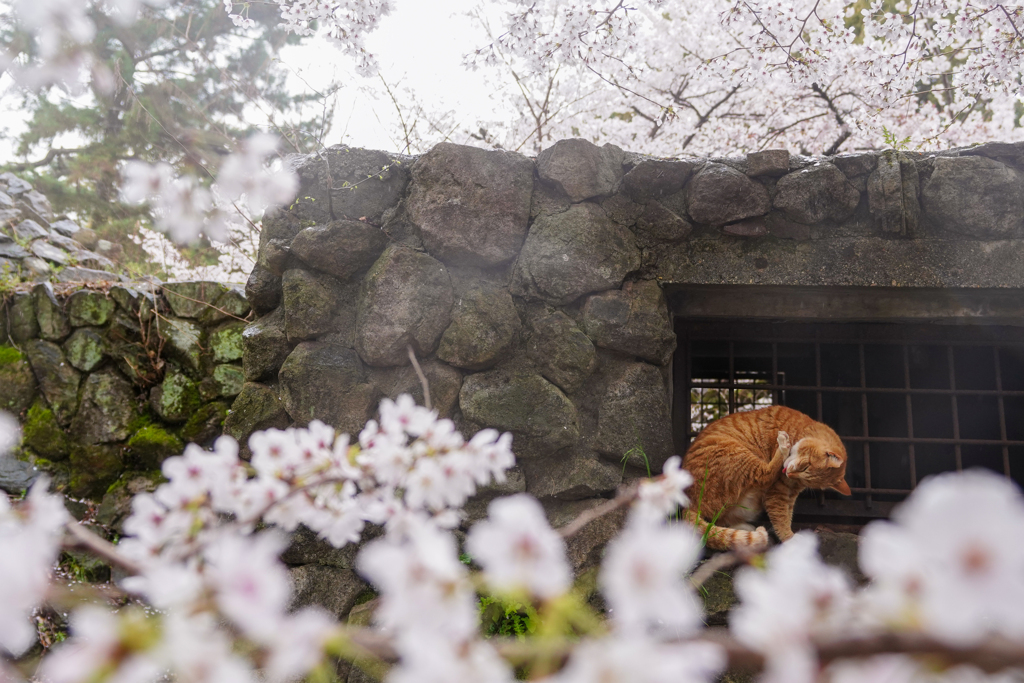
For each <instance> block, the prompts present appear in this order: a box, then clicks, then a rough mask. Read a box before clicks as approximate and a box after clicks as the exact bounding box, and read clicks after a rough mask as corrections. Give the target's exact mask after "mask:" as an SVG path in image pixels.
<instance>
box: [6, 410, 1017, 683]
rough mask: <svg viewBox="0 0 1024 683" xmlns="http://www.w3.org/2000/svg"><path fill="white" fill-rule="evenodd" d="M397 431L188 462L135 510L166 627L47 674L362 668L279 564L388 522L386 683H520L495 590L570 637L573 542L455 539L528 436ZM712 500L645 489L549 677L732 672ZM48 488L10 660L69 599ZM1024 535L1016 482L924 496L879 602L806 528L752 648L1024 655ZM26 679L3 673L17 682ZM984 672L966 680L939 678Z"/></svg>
mask: <svg viewBox="0 0 1024 683" xmlns="http://www.w3.org/2000/svg"><path fill="white" fill-rule="evenodd" d="M379 415H380V419H379V421H370V422H369V423H368V424H367V425H366V428H365V429H364V430H363V431H362V432H361V433H360V434H359V436H358V438H357V439H356V440H351V439H350V438H349V437H348V436H347V435H337V434H335V432H334V430H333V429H331V428H330V427H328V426H326V425H323V424H321V423H318V422H314V423H312V424H310V426H309V427H308V428H305V429H294V428H293V429H288V430H283V431H281V430H269V431H267V432H261V433H257V434H254V435H253V437H252V438H251V440H250V448H251V451H252V458H251V462H250V463H248V464H246V463H244V462H242V461H240V460H239V459H238V449H237V445H236V444H235V443H234V442H233V441H232V440H231V439H229V438H221V439H220V440H219V441H218V442H217V443H216V445H215V448H214V450H213V451H212V452H205V451H203V450H201V449H199V448H198V447H195V446H189V447H188V449H186V452H185V453H184V454H183V455H182V456H180V457H174V458H170V459H168V460H166V461H165V463H164V465H163V472H164V475H165V476H166V477H167V479H168V481H167V483H165V484H163V485H161V486H160V487H159V488H157V490H156V491H155V492H154V493H153V494H141V495H139V496H137V497H136V498H135V499H134V501H133V504H132V509H133V514H132V516H131V517H130V518H129V519H128V520H127V521H126V523H125V531H126V533H127V534H128V537H126V538H125V539H123V540H122V541H121V542H120V543H119V544H118V546H117V547H116V552H117V554H118V556H119V557H120V558H121V559H120V560H118V561H119V562H121V563H122V564H123V565H124V566H125V567H126V568H128V569H129V571H130V574H131V575H129V576H128V577H127V578H124V579H122V580H121V582H120V584H121V587H122V588H123V589H124V590H126V591H127V592H129V593H130V594H131V595H133V596H136V597H137V598H140V599H142V600H144V601H145V602H146V603H147V604H148V605H150V606H151V608H153V609H145V610H144V609H140V608H137V607H125V608H121V609H120V610H114V609H112V608H109V607H107V606H104V605H102V604H90V605H86V606H84V607H80V608H78V609H77V610H75V612H74V613H73V614H72V616H71V620H70V624H71V631H72V636H71V638H69V639H68V640H67V641H66V642H64V643H62V644H60V645H58V646H56V647H55V648H54V649H53V651H52V652H50V653H48V654H47V655H46V656H45V657H44V658H43V661H42V664H41V666H40V668H39V670H38V672H37V677H38V678H39V680H42V681H49V682H51V683H80V682H85V681H96V680H112V681H118V682H119V683H136V682H138V683H143V682H148V681H155V680H161V679H163V678H164V677H166V676H168V675H171V676H173V677H174V679H175V680H178V681H185V682H196V683H199V682H207V681H209V682H210V683H213V682H214V681H216V682H218V683H222V682H227V683H234V682H235V681H238V682H239V683H243V682H244V683H248V682H250V681H255V680H265V681H270V682H271V683H275V682H282V683H283V682H284V681H289V680H295V679H297V678H301V677H303V676H306V675H308V674H310V672H311V671H313V670H314V669H315V668H316V667H318V666H321V665H322V662H324V658H325V657H326V656H328V655H331V654H335V655H337V654H342V653H345V652H348V653H352V652H353V649H352V647H346V645H345V643H347V642H349V639H350V638H353V637H354V635H353V633H354V632H353V631H351V630H349V629H346V628H343V627H341V626H340V625H339V624H337V623H336V622H335V621H334V620H333V618H331V617H330V616H328V615H327V614H326V613H324V612H322V611H319V610H318V609H316V608H304V609H301V610H298V611H290V610H289V598H290V587H289V582H288V575H287V570H286V569H285V567H284V566H283V565H282V564H281V562H280V560H279V559H278V555H279V554H280V553H281V551H282V550H283V549H284V548H285V546H286V544H287V537H286V535H285V534H284V533H283V532H282V531H281V530H280V529H278V528H276V527H280V528H283V529H286V530H287V529H294V528H296V527H297V525H299V524H304V525H306V526H308V527H310V528H312V529H314V530H315V531H317V532H318V533H319V534H320V535H321V536H322V537H323V538H325V539H326V540H327V541H328V542H330V543H331V544H332V545H335V546H338V547H340V546H343V545H345V544H347V543H349V542H354V541H357V540H358V539H359V536H360V531H361V530H362V528H363V525H364V524H366V523H374V524H381V525H383V526H384V528H385V533H384V535H383V536H382V537H381V538H379V539H377V540H374V541H371V542H369V543H367V544H366V545H365V547H364V548H363V549H362V550H361V551H360V553H359V554H358V556H357V560H356V566H357V569H358V570H359V572H360V573H361V574H362V575H363V576H364V577H365V578H366V579H367V580H369V581H370V582H371V583H372V584H373V586H374V587H375V588H376V589H377V590H378V591H379V594H380V600H379V604H378V606H377V608H376V610H375V622H376V628H377V629H378V630H377V631H376V634H377V635H378V637H379V636H383V637H385V638H387V639H388V642H389V643H390V647H391V648H392V649H393V651H394V652H396V653H397V655H398V663H397V664H396V665H395V666H393V667H392V668H391V670H390V672H389V674H388V678H387V681H388V682H389V683H412V682H413V681H416V682H418V683H420V682H424V681H425V682H427V683H432V682H434V681H436V682H437V683H512V681H513V680H515V676H514V673H513V669H512V665H511V664H510V663H509V662H508V661H507V660H506V653H505V652H504V651H503V650H502V643H501V641H494V640H488V639H485V638H483V637H482V636H481V632H480V628H479V615H478V608H477V594H478V592H479V591H481V590H485V591H489V592H493V593H495V594H498V595H505V596H510V597H511V598H513V599H515V600H518V601H525V602H528V603H531V604H533V605H534V606H535V607H536V609H537V611H538V614H540V615H541V617H542V618H547V619H548V620H549V621H550V623H556V624H557V623H568V622H572V619H573V618H574V617H572V616H571V615H572V614H573V609H574V608H573V607H572V605H573V604H574V602H573V601H574V600H575V599H578V598H573V597H572V596H573V579H572V570H571V568H570V565H569V562H568V559H567V551H566V543H565V539H564V538H563V536H562V534H560V533H559V532H558V531H556V530H554V529H553V528H552V527H551V526H550V524H549V522H548V520H547V518H546V516H545V513H544V510H543V508H542V507H541V505H540V504H539V503H538V502H537V501H536V500H535V499H533V498H531V497H529V496H527V495H524V494H519V495H515V496H511V497H506V498H498V499H495V500H494V501H492V502H491V503H490V507H489V509H488V513H489V514H488V517H487V518H486V519H485V520H483V521H480V522H478V523H476V524H475V525H473V526H472V527H471V528H470V530H469V533H468V535H467V536H466V540H465V551H466V552H468V553H469V555H470V556H471V557H472V560H473V563H474V564H475V565H477V566H479V567H480V569H481V571H480V573H479V575H478V576H475V575H474V574H473V573H472V572H471V571H470V569H469V567H467V565H466V564H465V563H463V562H462V561H460V556H459V547H458V545H457V543H456V540H455V536H454V535H453V534H452V533H451V532H450V531H449V530H448V527H450V526H451V525H452V524H453V523H454V522H455V521H456V520H457V517H458V509H459V508H460V507H461V506H463V505H464V504H465V503H466V501H467V500H468V498H469V497H470V496H472V495H474V494H475V493H476V491H477V487H478V486H481V485H485V484H487V483H489V482H491V481H494V480H500V479H501V478H502V477H503V476H504V472H505V470H506V469H507V468H508V467H510V466H512V464H513V462H514V458H513V456H512V452H511V442H510V437H509V435H507V434H506V435H498V434H497V432H494V431H493V430H484V431H482V432H480V433H478V434H477V435H476V436H474V437H473V438H472V439H470V440H469V441H466V440H464V439H463V438H462V437H461V436H460V435H459V434H458V432H457V431H456V430H455V429H454V426H453V425H452V424H451V422H450V421H448V420H440V419H438V418H437V415H436V414H435V413H433V412H431V411H429V410H427V409H425V408H422V407H419V406H416V405H415V404H414V402H413V401H412V399H411V398H410V397H408V396H402V397H400V398H399V399H398V400H397V401H390V400H385V401H384V402H383V403H382V404H381V407H380V411H379ZM14 431H15V429H14V425H12V424H11V421H10V419H5V416H3V415H2V414H0V444H4V443H6V444H10V443H13V441H14V438H12V435H13V432H14ZM428 463H429V464H428ZM693 484H694V481H693V478H692V477H691V476H690V475H689V473H688V472H687V471H686V470H684V469H682V468H681V463H680V459H679V458H678V457H673V458H670V459H669V460H668V461H667V462H666V464H665V466H664V469H663V473H662V475H661V476H659V477H656V478H654V479H650V480H643V481H641V482H640V483H639V485H638V487H637V488H636V491H635V494H634V495H635V502H634V505H633V507H632V508H631V510H630V511H629V513H628V515H627V517H626V521H625V523H624V525H623V528H622V530H621V531H620V532H619V534H618V535H617V536H616V537H615V538H613V539H612V540H611V541H610V542H609V543H608V545H607V548H606V550H605V556H604V560H603V562H602V566H601V568H600V570H599V573H598V577H597V579H598V581H597V583H598V587H599V588H600V590H601V592H602V594H603V595H604V598H605V601H606V605H607V620H606V621H605V622H604V623H599V625H598V626H596V627H587V628H583V630H582V631H578V633H579V635H580V636H581V637H578V638H573V639H572V640H565V639H564V637H563V636H564V634H563V632H562V631H560V630H558V627H556V630H555V631H551V632H547V633H545V634H543V636H542V637H546V638H548V639H549V640H548V641H546V644H545V641H543V640H542V641H540V642H538V647H537V649H536V654H535V655H534V659H532V660H531V661H532V662H533V664H534V665H536V666H537V670H536V672H535V674H536V676H538V680H543V681H545V683H593V682H594V681H604V682H607V683H619V682H621V683H627V682H629V683H689V682H691V681H692V682H693V683H710V681H713V680H715V679H716V677H717V676H718V675H719V674H720V673H721V671H722V670H723V668H724V667H725V666H726V651H725V650H724V649H723V647H722V646H721V644H720V642H718V641H715V640H713V639H708V638H706V637H704V634H703V631H702V620H701V612H702V603H701V599H700V597H699V595H698V593H697V591H696V590H695V589H694V585H693V584H692V582H691V580H690V578H689V577H688V574H690V572H692V571H693V570H694V567H695V566H696V565H697V563H698V561H699V560H700V557H701V554H702V550H703V549H702V547H701V542H700V539H699V537H698V536H697V534H696V532H695V530H694V529H693V528H692V527H691V526H690V525H688V524H686V523H683V522H678V521H674V520H673V519H672V518H671V517H670V516H669V515H670V514H671V513H673V512H674V511H676V510H677V506H678V505H686V504H688V502H689V501H688V499H687V497H686V494H685V490H686V489H687V488H689V487H691V486H692V485H693ZM46 486H47V482H45V481H42V482H41V483H40V484H37V485H36V486H35V487H34V488H33V489H32V490H31V491H30V492H29V493H28V495H27V496H26V498H25V499H24V500H23V501H20V502H18V503H15V504H14V505H12V504H10V503H8V501H7V498H6V497H0V543H2V544H3V547H4V548H5V550H7V549H13V551H14V552H4V553H2V554H0V647H2V648H4V649H5V650H7V651H8V652H10V653H12V654H15V655H17V654H19V653H21V652H24V651H25V650H26V649H27V648H28V647H29V646H30V645H31V644H32V642H34V633H33V629H32V628H31V625H30V624H31V622H30V619H29V617H30V614H31V611H32V609H33V608H34V607H35V606H36V605H38V604H40V603H41V602H43V601H44V600H45V599H46V598H47V591H48V581H49V568H50V566H51V565H52V564H53V562H54V560H55V557H56V554H57V552H58V550H59V547H60V531H61V529H62V528H63V527H64V526H65V524H66V523H67V521H68V520H67V514H66V512H65V511H64V508H63V504H62V502H61V500H60V499H59V497H57V496H54V495H51V494H49V493H47V492H46ZM266 524H271V525H274V526H271V527H269V528H268V527H266ZM1021 537H1024V495H1022V493H1021V491H1020V489H1018V488H1017V486H1016V485H1015V484H1013V483H1012V482H1010V481H1008V480H1006V479H1004V478H1002V477H1000V476H998V475H996V474H994V473H991V472H988V471H971V472H966V473H949V474H944V475H939V476H936V477H932V478H930V479H926V480H925V481H923V482H922V483H921V484H920V486H919V487H918V489H917V490H916V491H915V492H914V493H913V494H912V495H911V497H910V498H909V499H908V501H907V502H906V503H905V504H904V505H903V506H902V507H900V508H899V509H898V510H897V512H896V513H895V514H894V515H893V518H892V520H891V521H883V522H875V523H873V524H871V525H869V526H868V527H867V529H866V530H865V532H864V533H863V535H862V537H861V544H860V552H861V565H862V569H863V570H864V572H865V574H866V575H867V576H868V577H869V578H870V579H871V582H870V583H869V584H868V585H867V586H866V587H864V588H862V589H860V590H858V589H856V588H855V587H854V586H853V584H852V583H851V581H850V579H849V577H848V576H847V575H846V574H845V573H844V572H843V571H842V570H840V569H838V568H836V567H832V566H828V565H826V564H824V563H823V561H822V560H821V558H820V557H819V555H818V552H817V539H816V537H815V536H814V535H813V534H810V533H808V532H800V533H798V534H797V535H796V536H794V537H793V538H792V539H791V540H790V541H788V542H786V543H785V544H784V545H781V546H778V547H776V548H774V549H773V550H771V551H769V552H768V553H767V554H766V555H765V556H764V557H763V560H761V561H758V562H754V563H752V564H751V566H749V567H745V568H742V569H740V570H739V572H738V573H737V574H736V578H735V590H736V594H737V596H738V597H739V599H740V604H739V605H738V607H736V608H735V609H734V610H733V613H732V615H731V617H730V629H731V633H732V636H733V637H734V638H735V641H736V643H737V645H736V646H734V647H737V646H738V647H746V648H748V649H749V650H750V651H753V652H756V653H760V654H761V655H762V656H763V657H764V659H765V663H766V664H765V670H764V673H763V674H762V675H761V678H760V679H759V680H761V681H765V682H766V683H775V682H779V683H781V682H783V681H786V682H789V683H811V682H812V681H817V680H822V677H824V679H825V680H834V681H842V682H843V683H852V682H855V681H869V680H880V679H882V678H884V679H885V680H888V681H896V682H899V683H902V682H904V681H906V682H907V683H910V681H917V680H925V679H927V677H928V676H930V675H931V671H932V670H931V669H930V668H929V667H933V666H934V665H935V661H934V660H917V659H915V658H913V657H911V656H907V655H892V654H885V655H880V656H875V657H870V658H867V659H863V660H850V661H846V660H838V661H833V662H832V663H830V664H828V665H827V667H826V668H825V670H824V671H823V670H822V666H821V664H820V663H819V662H818V659H817V648H818V647H819V646H821V645H822V644H827V643H829V642H833V641H842V639H844V638H847V639H848V638H851V637H869V636H872V635H877V634H887V633H894V632H895V633H910V634H920V635H922V636H927V637H931V638H934V639H935V640H936V641H937V642H939V643H946V644H948V645H949V646H950V647H963V646H969V645H978V644H983V643H984V642H985V641H986V640H988V639H990V638H993V637H1000V638H1004V639H1009V640H1010V641H1011V642H1022V641H1024V618H1022V617H1021V615H1020V610H1019V609H1018V608H1019V605H1020V604H1021V599H1022V598H1024V552H1022V551H1021V550H1020V548H1019V547H1017V546H1019V544H1018V543H1015V542H1014V540H1015V539H1019V538H1021ZM582 623H584V622H579V624H582ZM547 628H549V629H550V628H551V627H550V626H549V627H547ZM577 628H581V627H580V626H577ZM355 642H357V643H358V642H359V641H358V640H357V641H355ZM552 656H554V659H552ZM520 657H521V655H520ZM519 661H520V663H521V660H519ZM4 666H6V664H4V662H2V661H0V674H2V675H4V676H6V678H8V679H10V680H18V679H17V678H16V677H15V673H14V670H13V669H12V670H5V669H4V668H3V667H4ZM982 678H983V676H982V675H981V674H980V673H979V672H978V671H977V670H975V669H972V668H970V667H963V666H961V667H955V668H951V669H948V670H946V671H945V672H944V673H943V675H942V678H941V680H944V681H961V680H963V681H966V680H972V681H973V680H981V679H982ZM993 680H998V677H997V678H996V679H993Z"/></svg>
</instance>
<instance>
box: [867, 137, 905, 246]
mask: <svg viewBox="0 0 1024 683" xmlns="http://www.w3.org/2000/svg"><path fill="white" fill-rule="evenodd" d="M877 164H878V165H877V168H876V169H875V170H874V171H873V172H872V173H871V175H870V176H868V183H867V190H868V209H869V210H870V211H871V215H872V217H873V218H874V220H875V225H876V226H878V229H879V230H880V231H881V232H882V234H889V235H902V234H904V232H905V228H904V220H903V178H902V175H901V174H900V160H899V156H898V154H897V153H896V152H885V153H883V154H881V155H879V156H878V160H877Z"/></svg>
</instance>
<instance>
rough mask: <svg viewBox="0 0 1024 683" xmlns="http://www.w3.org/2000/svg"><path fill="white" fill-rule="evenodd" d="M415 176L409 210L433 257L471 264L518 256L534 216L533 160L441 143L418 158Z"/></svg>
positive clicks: (407, 203)
mask: <svg viewBox="0 0 1024 683" xmlns="http://www.w3.org/2000/svg"><path fill="white" fill-rule="evenodd" d="M412 176H413V185H412V189H411V190H410V192H409V197H408V199H407V200H406V209H407V211H408V213H409V216H410V218H411V219H412V221H413V222H414V223H415V224H416V225H418V226H419V228H420V236H421V237H422V239H423V244H424V245H425V246H426V248H427V251H428V252H429V253H430V254H431V255H432V256H434V257H436V258H438V259H440V260H441V261H443V262H445V263H448V264H451V265H467V266H492V265H497V264H499V263H504V262H506V261H509V260H511V259H512V258H514V257H515V255H516V253H517V252H518V251H519V248H520V247H521V246H522V244H523V238H524V237H525V236H526V226H527V221H528V220H529V217H530V195H531V193H532V191H533V164H532V163H531V162H530V160H529V159H527V158H526V157H523V156H520V155H518V154H515V153H512V152H504V151H487V150H482V149H477V148H475V147H466V146H463V145H454V144H451V143H441V144H439V145H437V146H435V147H434V148H433V149H431V150H430V151H429V152H427V153H426V154H424V155H423V156H422V157H420V158H419V160H418V161H417V162H416V165H415V166H414V167H413V171H412Z"/></svg>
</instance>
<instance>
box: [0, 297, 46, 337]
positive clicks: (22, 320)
mask: <svg viewBox="0 0 1024 683" xmlns="http://www.w3.org/2000/svg"><path fill="white" fill-rule="evenodd" d="M4 307H5V308H6V309H7V316H6V318H7V329H6V330H0V332H6V333H7V334H8V335H10V337H11V339H12V340H13V341H15V342H19V343H20V342H25V341H28V340H29V339H34V338H35V337H38V336H39V322H38V321H37V320H36V302H35V298H34V297H33V296H32V295H31V294H29V293H28V292H15V293H14V294H12V295H11V296H10V297H9V298H8V299H7V301H6V302H4Z"/></svg>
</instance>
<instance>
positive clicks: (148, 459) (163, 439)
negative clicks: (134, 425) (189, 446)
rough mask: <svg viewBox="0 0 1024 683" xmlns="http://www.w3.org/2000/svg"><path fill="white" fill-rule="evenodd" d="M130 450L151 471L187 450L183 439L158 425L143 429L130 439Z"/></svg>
mask: <svg viewBox="0 0 1024 683" xmlns="http://www.w3.org/2000/svg"><path fill="white" fill-rule="evenodd" d="M128 448H130V449H131V452H132V456H134V458H135V460H136V461H137V462H138V464H140V465H141V466H143V467H145V468H147V469H149V468H156V467H159V466H160V463H161V462H163V461H164V459H166V458H169V457H171V456H172V455H179V454H180V453H181V452H182V451H183V450H185V444H183V443H182V442H181V439H179V438H178V437H176V436H175V435H174V434H171V433H170V432H168V431H167V430H166V429H163V428H161V427H158V426H156V425H149V426H147V427H143V428H142V429H140V430H139V431H137V432H135V435H134V436H132V438H130V439H128Z"/></svg>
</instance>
